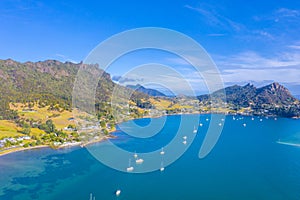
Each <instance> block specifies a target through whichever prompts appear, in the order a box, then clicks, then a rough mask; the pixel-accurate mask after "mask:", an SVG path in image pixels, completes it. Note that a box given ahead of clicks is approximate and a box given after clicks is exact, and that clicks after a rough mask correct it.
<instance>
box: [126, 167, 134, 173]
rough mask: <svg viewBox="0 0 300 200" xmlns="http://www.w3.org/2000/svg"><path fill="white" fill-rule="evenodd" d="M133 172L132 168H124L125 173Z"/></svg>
mask: <svg viewBox="0 0 300 200" xmlns="http://www.w3.org/2000/svg"><path fill="white" fill-rule="evenodd" d="M133 170H134V168H133V167H127V168H126V171H127V172H132V171H133Z"/></svg>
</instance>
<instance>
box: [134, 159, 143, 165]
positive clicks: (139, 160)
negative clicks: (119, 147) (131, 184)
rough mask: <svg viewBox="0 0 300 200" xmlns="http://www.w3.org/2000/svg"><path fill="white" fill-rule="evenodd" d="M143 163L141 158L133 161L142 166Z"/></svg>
mask: <svg viewBox="0 0 300 200" xmlns="http://www.w3.org/2000/svg"><path fill="white" fill-rule="evenodd" d="M143 162H144V160H143V159H141V158H140V159H137V160H136V161H135V163H136V164H142V163H143Z"/></svg>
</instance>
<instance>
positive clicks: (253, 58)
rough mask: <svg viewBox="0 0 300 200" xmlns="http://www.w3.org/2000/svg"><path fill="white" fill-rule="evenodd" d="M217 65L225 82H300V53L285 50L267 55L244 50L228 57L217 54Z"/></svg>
mask: <svg viewBox="0 0 300 200" xmlns="http://www.w3.org/2000/svg"><path fill="white" fill-rule="evenodd" d="M216 58H217V59H218V60H216V63H217V65H218V66H219V68H220V69H221V74H222V77H223V80H224V82H225V83H241V82H243V83H244V82H264V81H266V80H273V81H278V82H281V83H288V84H300V78H299V77H300V53H299V52H283V53H281V54H280V55H279V56H273V57H265V56H262V55H259V54H258V53H256V52H243V53H239V54H237V55H232V56H228V57H224V56H217V57H216Z"/></svg>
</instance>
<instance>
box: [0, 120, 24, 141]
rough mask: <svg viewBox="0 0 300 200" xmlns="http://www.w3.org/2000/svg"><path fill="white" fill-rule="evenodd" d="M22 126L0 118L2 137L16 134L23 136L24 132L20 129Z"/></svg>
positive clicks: (0, 133) (0, 134) (0, 135)
mask: <svg viewBox="0 0 300 200" xmlns="http://www.w3.org/2000/svg"><path fill="white" fill-rule="evenodd" d="M19 130H20V128H18V127H17V125H16V124H15V123H13V122H11V121H8V120H0V139H1V138H4V137H15V136H22V135H23V134H22V133H19V132H18V131H19Z"/></svg>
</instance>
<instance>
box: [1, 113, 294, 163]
mask: <svg viewBox="0 0 300 200" xmlns="http://www.w3.org/2000/svg"><path fill="white" fill-rule="evenodd" d="M201 114H202V115H211V114H221V115H226V116H244V117H254V116H256V117H257V116H258V117H276V116H264V115H261V116H260V115H243V114H234V113H231V114H228V113H201V112H197V113H172V114H164V115H161V116H149V115H147V116H143V117H141V118H132V119H129V120H125V121H123V122H126V121H130V120H136V119H147V118H160V117H164V116H173V115H201ZM290 119H295V118H290ZM297 119H299V118H297ZM123 122H118V123H116V125H118V124H120V123H123ZM116 131H118V130H113V131H110V132H109V135H105V136H103V137H100V138H98V139H95V140H91V141H88V142H86V143H84V142H72V143H69V144H63V145H61V146H58V147H57V148H52V147H51V146H50V145H39V146H34V147H27V148H24V147H16V148H11V149H5V150H3V151H0V157H1V156H4V155H8V154H12V153H17V152H21V151H27V150H33V149H42V148H52V149H56V150H58V149H63V148H70V147H76V146H80V147H81V148H83V147H85V146H88V145H91V144H95V143H100V142H103V141H105V140H108V139H113V138H116V136H114V135H112V134H111V133H113V132H116ZM277 143H279V144H285V145H291V144H286V143H282V142H277ZM291 146H296V145H291ZM2 152H3V153H2Z"/></svg>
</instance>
